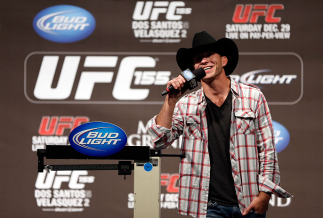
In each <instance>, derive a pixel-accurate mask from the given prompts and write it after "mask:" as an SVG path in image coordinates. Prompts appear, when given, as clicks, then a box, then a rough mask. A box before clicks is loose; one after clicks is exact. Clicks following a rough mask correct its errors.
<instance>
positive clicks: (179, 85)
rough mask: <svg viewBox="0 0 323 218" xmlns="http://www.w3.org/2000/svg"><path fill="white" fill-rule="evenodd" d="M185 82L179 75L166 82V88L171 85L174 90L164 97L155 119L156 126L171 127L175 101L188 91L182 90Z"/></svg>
mask: <svg viewBox="0 0 323 218" xmlns="http://www.w3.org/2000/svg"><path fill="white" fill-rule="evenodd" d="M185 82H186V80H185V79H184V77H182V76H181V75H179V76H178V77H176V78H175V79H172V80H170V81H168V83H167V88H168V87H169V86H171V85H172V86H173V87H174V89H176V90H173V91H171V92H170V93H168V94H167V95H166V98H165V103H164V105H163V107H162V109H161V111H160V113H159V114H158V116H157V119H156V123H157V124H158V125H161V126H163V127H165V128H168V129H170V128H171V127H172V116H173V112H174V108H175V105H176V103H177V100H178V99H179V98H180V97H181V96H182V95H184V93H185V92H186V91H187V89H188V88H183V87H184V83H185Z"/></svg>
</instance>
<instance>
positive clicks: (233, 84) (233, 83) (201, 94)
mask: <svg viewBox="0 0 323 218" xmlns="http://www.w3.org/2000/svg"><path fill="white" fill-rule="evenodd" d="M228 78H229V79H230V81H231V82H230V86H231V87H230V88H231V92H232V94H233V95H235V96H236V97H239V89H238V84H237V82H236V81H235V80H234V79H233V78H231V77H230V76H229V77H228ZM198 99H199V100H198V104H200V103H201V102H206V99H205V95H204V91H203V87H201V89H200V90H199V93H198Z"/></svg>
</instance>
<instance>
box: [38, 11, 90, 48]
mask: <svg viewBox="0 0 323 218" xmlns="http://www.w3.org/2000/svg"><path fill="white" fill-rule="evenodd" d="M95 25H96V22H95V18H94V17H93V16H92V14H91V13H90V12H88V11H87V10H85V9H83V8H80V7H77V6H73V5H56V6H52V7H49V8H46V9H44V10H42V11H41V12H39V13H38V14H37V15H36V16H35V18H34V21H33V27H34V29H35V31H36V33H37V34H38V35H40V36H41V37H43V38H44V39H47V40H49V41H53V42H59V43H70V42H77V41H80V40H82V39H85V38H86V37H88V36H89V35H91V33H92V32H93V31H94V29H95Z"/></svg>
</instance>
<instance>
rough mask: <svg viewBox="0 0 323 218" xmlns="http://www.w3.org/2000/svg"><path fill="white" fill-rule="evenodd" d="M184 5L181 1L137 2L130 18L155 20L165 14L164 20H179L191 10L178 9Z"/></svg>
mask: <svg viewBox="0 0 323 218" xmlns="http://www.w3.org/2000/svg"><path fill="white" fill-rule="evenodd" d="M184 6H185V3H184V2H182V1H173V2H170V3H169V2H168V1H156V2H152V1H147V2H146V3H145V2H144V1H138V2H137V4H136V7H135V11H134V13H133V16H132V18H133V19H134V20H148V19H149V18H150V20H157V19H158V17H159V15H160V14H166V20H180V19H182V16H181V15H178V14H190V13H191V10H192V9H191V8H178V7H184Z"/></svg>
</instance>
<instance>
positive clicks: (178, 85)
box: [166, 75, 187, 102]
mask: <svg viewBox="0 0 323 218" xmlns="http://www.w3.org/2000/svg"><path fill="white" fill-rule="evenodd" d="M185 82H186V80H185V79H184V77H183V76H181V75H179V76H178V77H176V78H174V79H172V80H170V81H168V83H167V88H168V87H169V86H171V85H172V86H173V87H174V88H175V89H176V90H174V91H172V92H170V93H168V95H167V96H166V98H168V99H174V100H176V102H177V100H178V98H180V97H181V96H182V95H183V94H184V93H185V92H186V91H187V88H183V87H184V84H185Z"/></svg>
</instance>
